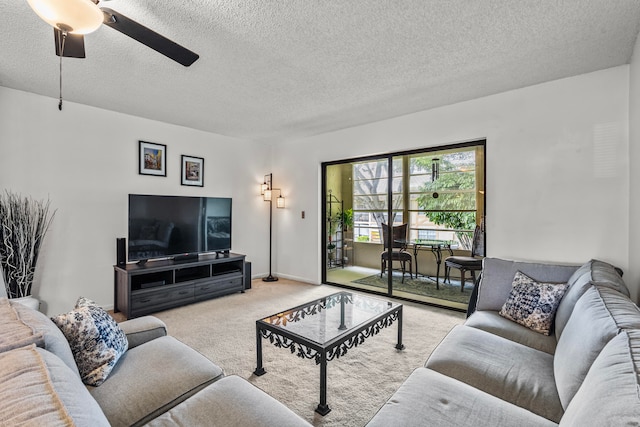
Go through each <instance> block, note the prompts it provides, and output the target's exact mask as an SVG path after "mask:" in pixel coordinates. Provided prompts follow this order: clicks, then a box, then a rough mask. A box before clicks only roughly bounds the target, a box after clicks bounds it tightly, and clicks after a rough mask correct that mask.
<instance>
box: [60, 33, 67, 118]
mask: <svg viewBox="0 0 640 427" xmlns="http://www.w3.org/2000/svg"><path fill="white" fill-rule="evenodd" d="M60 33H61V36H62V37H60V39H59V43H60V49H59V50H60V101H59V102H58V110H60V111H62V57H63V56H64V42H65V40H67V32H66V31H60Z"/></svg>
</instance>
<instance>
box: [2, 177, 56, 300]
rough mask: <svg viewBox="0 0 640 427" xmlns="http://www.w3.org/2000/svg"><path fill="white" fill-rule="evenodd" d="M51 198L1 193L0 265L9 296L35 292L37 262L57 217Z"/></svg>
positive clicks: (8, 192) (25, 295) (21, 295)
mask: <svg viewBox="0 0 640 427" xmlns="http://www.w3.org/2000/svg"><path fill="white" fill-rule="evenodd" d="M49 206H50V201H49V200H46V201H39V200H34V199H32V198H31V197H23V196H21V195H19V194H15V193H12V192H10V191H8V190H6V191H5V192H4V193H3V194H0V266H1V267H2V273H3V278H4V283H5V287H6V290H7V295H8V297H9V298H20V297H27V296H31V287H32V286H33V278H34V273H35V271H36V263H37V261H38V255H39V254H40V247H41V245H42V241H43V240H44V236H45V234H46V233H47V230H48V229H49V225H50V224H51V221H52V220H53V217H54V215H55V211H50V207H49Z"/></svg>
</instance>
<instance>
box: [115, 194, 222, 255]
mask: <svg viewBox="0 0 640 427" xmlns="http://www.w3.org/2000/svg"><path fill="white" fill-rule="evenodd" d="M127 242H128V243H127V253H128V256H127V259H128V260H129V262H135V261H138V262H144V261H146V260H148V259H152V258H176V259H178V258H179V257H189V256H197V255H198V254H201V253H206V252H223V253H224V252H228V251H229V250H230V249H231V198H225V197H187V196H156V195H144V194H129V238H128V240H127Z"/></svg>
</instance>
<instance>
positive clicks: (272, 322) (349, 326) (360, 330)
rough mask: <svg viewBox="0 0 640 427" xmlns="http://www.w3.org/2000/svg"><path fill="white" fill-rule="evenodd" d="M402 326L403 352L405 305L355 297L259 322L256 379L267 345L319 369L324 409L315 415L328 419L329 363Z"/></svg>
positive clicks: (338, 297) (330, 299)
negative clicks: (264, 344) (264, 342)
mask: <svg viewBox="0 0 640 427" xmlns="http://www.w3.org/2000/svg"><path fill="white" fill-rule="evenodd" d="M396 320H397V321H398V343H397V344H396V348H397V349H398V350H402V349H404V345H402V304H398V303H395V302H391V301H388V300H385V299H382V298H374V297H370V296H367V295H362V294H354V293H351V292H337V293H335V294H331V295H329V296H326V297H324V298H320V299H316V300H314V301H310V302H308V303H306V304H302V305H299V306H297V307H294V308H291V309H289V310H286V311H283V312H281V313H277V314H274V315H272V316H268V317H265V318H264V319H260V320H257V321H256V349H257V359H258V360H257V367H256V370H255V371H254V374H256V375H264V374H265V373H266V371H265V369H264V367H263V366H262V339H263V338H264V339H267V340H269V342H270V343H271V344H273V345H275V346H276V347H280V348H287V349H290V350H291V353H296V354H297V356H298V357H300V358H302V359H314V360H315V362H316V365H320V403H319V404H318V407H317V408H316V412H317V413H319V414H320V415H326V414H328V413H329V412H330V411H331V409H330V408H329V405H328V404H327V362H329V361H331V360H333V359H337V358H339V357H342V356H344V355H345V354H346V353H347V351H348V350H349V349H351V348H353V347H356V346H358V345H360V344H362V343H363V342H364V341H365V340H366V339H367V338H369V337H372V336H374V335H376V334H378V333H379V332H380V331H381V330H382V329H384V328H386V327H388V326H391V325H392V324H393V323H394V322H395V321H396Z"/></svg>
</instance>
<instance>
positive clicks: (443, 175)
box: [407, 146, 484, 249]
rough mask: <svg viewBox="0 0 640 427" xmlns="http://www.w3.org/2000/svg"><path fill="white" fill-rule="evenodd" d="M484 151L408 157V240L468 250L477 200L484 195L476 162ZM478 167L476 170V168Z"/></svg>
mask: <svg viewBox="0 0 640 427" xmlns="http://www.w3.org/2000/svg"><path fill="white" fill-rule="evenodd" d="M483 153H484V147H477V146H476V147H465V148H458V149H452V150H447V151H434V152H429V153H420V154H414V155H411V156H410V157H409V161H408V171H407V172H408V173H407V179H408V181H409V199H410V202H409V206H408V213H409V218H410V223H409V227H410V230H411V231H410V238H411V239H423V236H424V235H425V234H426V235H427V236H429V237H428V238H427V240H447V241H450V242H452V243H454V244H455V245H457V246H459V247H461V248H463V249H470V248H471V240H472V235H473V229H474V228H475V225H476V223H477V222H478V221H477V217H479V216H482V215H483V212H482V206H483V205H484V203H479V197H481V196H482V195H483V194H484V191H483V184H484V173H483V171H482V169H483V167H482V165H483V164H484V162H479V161H478V160H479V159H478V158H479V157H480V156H483ZM478 165H480V167H477V166H478Z"/></svg>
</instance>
